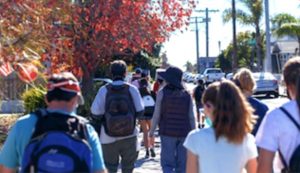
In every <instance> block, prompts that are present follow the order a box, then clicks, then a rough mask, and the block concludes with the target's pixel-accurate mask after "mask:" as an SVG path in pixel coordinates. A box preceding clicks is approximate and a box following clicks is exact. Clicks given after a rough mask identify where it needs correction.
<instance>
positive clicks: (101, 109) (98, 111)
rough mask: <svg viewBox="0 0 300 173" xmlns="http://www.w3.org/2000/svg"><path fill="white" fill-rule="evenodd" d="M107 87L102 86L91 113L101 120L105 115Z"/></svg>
mask: <svg viewBox="0 0 300 173" xmlns="http://www.w3.org/2000/svg"><path fill="white" fill-rule="evenodd" d="M106 93H107V89H106V85H105V86H102V87H101V88H100V89H99V91H98V93H97V95H96V97H95V99H94V101H93V103H92V106H91V113H92V114H93V118H97V119H101V118H102V117H103V115H104V113H105V104H106V103H105V100H106Z"/></svg>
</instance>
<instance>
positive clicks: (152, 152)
mask: <svg viewBox="0 0 300 173" xmlns="http://www.w3.org/2000/svg"><path fill="white" fill-rule="evenodd" d="M150 153H151V157H155V156H156V154H155V152H154V148H150Z"/></svg>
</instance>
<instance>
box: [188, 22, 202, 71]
mask: <svg viewBox="0 0 300 173" xmlns="http://www.w3.org/2000/svg"><path fill="white" fill-rule="evenodd" d="M191 18H192V19H195V22H191V23H195V24H196V63H197V72H198V73H200V68H199V65H200V64H199V60H198V59H199V57H200V53H199V28H198V23H203V17H191ZM198 19H202V21H199V20H198Z"/></svg>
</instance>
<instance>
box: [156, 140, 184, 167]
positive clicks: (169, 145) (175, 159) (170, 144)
mask: <svg viewBox="0 0 300 173" xmlns="http://www.w3.org/2000/svg"><path fill="white" fill-rule="evenodd" d="M160 139H161V158H160V163H161V166H162V170H163V172H164V173H175V172H176V173H184V172H185V165H186V149H185V148H184V146H183V142H184V140H185V138H184V137H180V138H178V137H170V136H161V137H160Z"/></svg>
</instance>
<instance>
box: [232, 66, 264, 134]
mask: <svg viewBox="0 0 300 173" xmlns="http://www.w3.org/2000/svg"><path fill="white" fill-rule="evenodd" d="M233 80H234V82H235V84H236V85H237V86H238V87H239V88H240V89H241V90H242V93H243V94H244V96H245V97H246V98H247V100H248V102H249V103H250V105H251V106H252V107H253V108H254V110H255V112H254V115H258V119H257V120H256V124H255V126H254V128H253V130H252V134H253V135H254V136H255V135H256V133H257V130H258V127H259V126H260V124H261V121H262V120H263V118H264V116H265V115H266V113H267V111H268V110H269V108H268V106H267V105H266V104H264V103H263V102H262V101H260V100H258V99H256V98H254V97H252V94H253V90H254V88H255V86H256V82H255V80H254V77H253V74H252V72H251V71H250V70H249V69H246V68H241V69H240V70H239V71H238V72H237V73H236V74H235V75H234V77H233Z"/></svg>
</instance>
